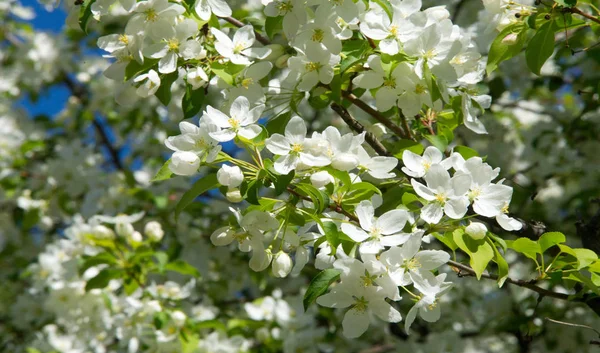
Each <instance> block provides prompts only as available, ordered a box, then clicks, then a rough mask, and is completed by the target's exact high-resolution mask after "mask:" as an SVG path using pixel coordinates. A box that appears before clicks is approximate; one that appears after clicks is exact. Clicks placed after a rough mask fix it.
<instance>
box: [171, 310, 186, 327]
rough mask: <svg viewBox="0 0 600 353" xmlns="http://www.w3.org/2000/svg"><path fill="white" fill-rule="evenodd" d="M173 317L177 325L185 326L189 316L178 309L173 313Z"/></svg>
mask: <svg viewBox="0 0 600 353" xmlns="http://www.w3.org/2000/svg"><path fill="white" fill-rule="evenodd" d="M171 319H172V320H173V323H174V324H175V326H177V327H183V325H185V320H186V319H187V316H186V315H185V314H184V313H183V312H182V311H179V310H177V311H174V312H172V313H171Z"/></svg>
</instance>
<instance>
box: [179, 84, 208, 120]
mask: <svg viewBox="0 0 600 353" xmlns="http://www.w3.org/2000/svg"><path fill="white" fill-rule="evenodd" d="M205 94H206V92H205V91H204V89H203V88H198V89H192V86H191V85H186V88H185V95H184V96H183V99H182V100H181V108H182V109H183V118H184V119H189V118H191V117H193V116H194V115H196V114H198V112H199V111H200V109H202V103H204V96H205Z"/></svg>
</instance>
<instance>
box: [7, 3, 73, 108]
mask: <svg viewBox="0 0 600 353" xmlns="http://www.w3.org/2000/svg"><path fill="white" fill-rule="evenodd" d="M63 1H70V0H63ZM22 4H23V5H25V6H28V7H31V8H33V9H34V11H35V14H36V16H35V18H34V19H33V20H31V21H30V22H31V24H32V25H33V27H34V28H35V29H36V30H37V31H43V32H51V33H59V32H60V31H61V29H62V27H63V25H64V23H65V19H66V18H67V14H66V12H65V11H63V10H62V8H57V9H55V10H54V11H52V12H48V11H46V10H45V9H44V7H43V6H41V5H40V4H39V3H38V2H37V1H36V0H23V1H22ZM68 98H69V90H68V89H67V87H65V86H63V85H56V86H54V87H52V88H51V89H50V90H48V91H47V92H45V94H43V95H40V97H39V98H38V100H37V101H36V102H33V101H31V99H29V97H25V98H23V99H22V100H21V101H20V102H19V103H20V104H19V105H20V106H22V107H23V108H25V109H26V110H27V111H28V112H29V113H30V114H31V115H32V116H35V115H39V114H45V115H49V116H53V115H54V114H56V113H58V112H59V111H60V110H61V109H62V108H63V106H64V105H65V103H66V102H67V99H68Z"/></svg>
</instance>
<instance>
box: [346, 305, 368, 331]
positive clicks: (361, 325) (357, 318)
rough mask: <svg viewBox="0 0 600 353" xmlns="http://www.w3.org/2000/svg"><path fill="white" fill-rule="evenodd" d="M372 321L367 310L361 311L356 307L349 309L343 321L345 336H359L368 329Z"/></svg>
mask: <svg viewBox="0 0 600 353" xmlns="http://www.w3.org/2000/svg"><path fill="white" fill-rule="evenodd" d="M370 321H371V319H370V318H369V314H368V312H367V311H366V310H361V311H359V310H356V309H354V308H352V309H350V310H348V311H347V312H346V315H344V320H343V321H342V327H343V329H344V336H346V337H347V338H356V337H359V336H360V335H362V334H363V333H365V331H367V329H368V328H369V323H370Z"/></svg>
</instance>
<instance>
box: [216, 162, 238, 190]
mask: <svg viewBox="0 0 600 353" xmlns="http://www.w3.org/2000/svg"><path fill="white" fill-rule="evenodd" d="M217 179H218V180H219V183H221V185H224V186H229V187H230V188H236V187H238V186H240V184H241V183H242V181H244V174H243V173H242V170H241V169H240V167H238V166H233V167H232V166H228V165H226V164H223V165H222V166H221V169H219V171H218V172H217Z"/></svg>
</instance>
